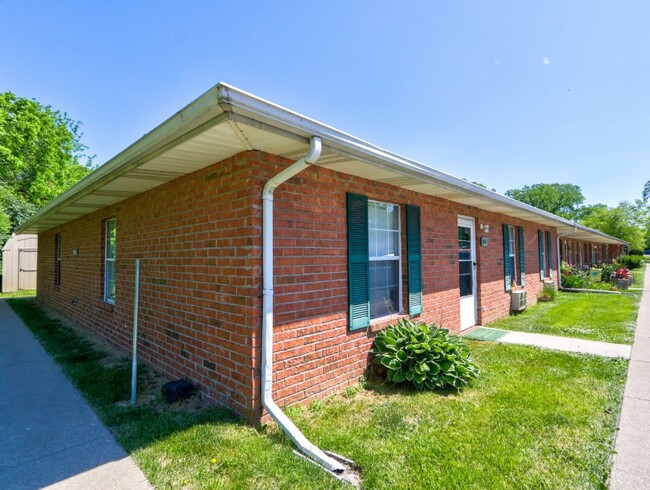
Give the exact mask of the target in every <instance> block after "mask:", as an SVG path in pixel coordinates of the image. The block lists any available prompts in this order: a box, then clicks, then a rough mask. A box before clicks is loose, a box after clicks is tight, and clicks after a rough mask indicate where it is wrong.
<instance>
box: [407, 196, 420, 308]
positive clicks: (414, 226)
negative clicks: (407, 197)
mask: <svg viewBox="0 0 650 490" xmlns="http://www.w3.org/2000/svg"><path fill="white" fill-rule="evenodd" d="M406 253H407V255H408V260H407V269H408V287H409V314H411V315H419V314H420V313H422V241H421V239H420V208H419V207H418V206H410V205H407V206H406Z"/></svg>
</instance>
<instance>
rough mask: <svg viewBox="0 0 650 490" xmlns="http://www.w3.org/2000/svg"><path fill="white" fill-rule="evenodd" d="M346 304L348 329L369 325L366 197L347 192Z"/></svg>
mask: <svg viewBox="0 0 650 490" xmlns="http://www.w3.org/2000/svg"><path fill="white" fill-rule="evenodd" d="M348 303H349V308H350V330H356V329H358V328H365V327H367V326H368V325H370V262H369V259H368V198H367V197H366V196H360V195H358V194H350V193H348Z"/></svg>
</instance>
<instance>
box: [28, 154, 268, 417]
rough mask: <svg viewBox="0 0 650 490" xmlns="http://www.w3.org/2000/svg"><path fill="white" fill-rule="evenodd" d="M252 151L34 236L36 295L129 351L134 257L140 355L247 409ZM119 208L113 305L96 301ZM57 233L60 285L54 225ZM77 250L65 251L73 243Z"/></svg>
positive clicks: (249, 412)
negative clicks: (110, 222)
mask: <svg viewBox="0 0 650 490" xmlns="http://www.w3.org/2000/svg"><path fill="white" fill-rule="evenodd" d="M255 158H256V152H250V153H245V154H241V155H238V156H235V157H233V158H230V159H228V160H225V161H223V162H221V163H219V164H216V165H213V166H211V167H208V168H206V169H203V170H200V171H198V172H195V173H193V174H191V175H188V176H185V177H182V178H179V179H176V180H174V181H173V182H170V183H167V184H164V185H162V186H160V187H157V188H155V189H152V190H150V191H148V192H145V193H143V194H139V195H137V196H135V197H133V198H131V199H128V200H125V201H122V202H121V203H118V204H116V205H113V206H109V207H107V208H105V209H102V210H100V211H97V212H95V213H93V214H90V215H88V216H86V217H83V218H81V219H78V220H75V221H73V222H71V223H68V224H67V225H65V226H62V227H59V228H56V229H52V230H50V231H48V232H47V233H42V234H41V235H40V236H39V239H40V250H39V252H40V253H39V254H38V257H39V264H38V265H39V274H38V298H39V300H40V301H42V302H44V303H46V304H48V305H50V306H52V307H54V308H56V309H57V310H59V311H60V312H61V313H63V314H64V315H66V316H68V317H70V318H72V319H73V320H75V321H77V322H78V323H80V324H82V325H84V326H86V327H88V328H90V329H91V330H93V331H95V332H97V333H99V334H101V335H103V336H104V337H106V338H107V339H108V340H109V341H110V342H112V343H113V344H114V345H116V346H117V347H119V348H120V349H122V350H124V351H125V352H128V351H129V350H130V346H131V341H132V322H133V292H134V289H133V285H134V282H133V281H134V279H133V277H134V263H135V259H136V258H140V259H142V266H141V286H140V323H139V332H140V344H139V354H140V356H141V358H142V359H143V360H144V361H145V362H146V363H148V364H150V365H152V366H155V367H156V368H157V369H159V370H161V371H163V372H164V373H166V374H168V375H169V376H172V377H182V378H186V379H189V380H190V381H192V382H194V383H197V384H198V385H199V386H200V387H201V389H202V391H203V392H204V394H205V396H207V397H208V398H210V399H212V400H214V401H216V402H219V403H222V404H226V405H229V406H231V407H233V408H234V409H235V410H236V411H238V412H239V413H241V414H243V415H245V416H247V417H252V416H253V406H252V403H253V394H252V391H253V389H254V386H253V383H252V380H253V379H254V377H255V376H256V374H255V369H256V366H255V363H254V360H255V355H254V352H253V351H254V348H255V346H254V339H256V335H255V332H256V331H257V330H258V328H259V326H258V323H257V319H256V315H255V313H254V312H255V311H256V309H257V308H258V307H259V299H258V298H259V288H258V287H257V284H256V282H255V281H254V279H253V277H254V276H257V275H259V270H258V269H259V261H256V260H255V257H256V256H257V255H259V250H258V248H255V247H254V244H253V241H254V239H253V237H252V232H253V231H252V230H253V227H254V226H259V223H257V222H256V218H255V217H254V216H253V207H252V194H251V187H250V183H251V174H252V163H251V161H253V160H255ZM111 217H116V218H117V274H116V280H117V291H116V300H115V306H114V307H112V306H111V305H109V304H107V303H105V302H104V301H103V272H102V270H103V239H102V237H103V221H104V220H105V219H107V218H111ZM56 233H60V234H61V244H62V274H61V287H60V288H55V287H54V279H53V270H54V235H55V234H56ZM73 248H77V249H79V255H77V256H73V255H72V249H73Z"/></svg>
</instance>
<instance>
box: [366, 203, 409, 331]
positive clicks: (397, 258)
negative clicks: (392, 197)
mask: <svg viewBox="0 0 650 490" xmlns="http://www.w3.org/2000/svg"><path fill="white" fill-rule="evenodd" d="M375 204H380V205H382V206H393V207H394V208H396V210H397V253H398V255H385V256H382V257H373V255H372V253H371V252H370V247H371V245H372V244H371V243H370V219H368V261H369V262H385V261H389V260H395V261H397V262H398V264H397V270H398V274H397V281H398V283H397V288H398V299H397V301H398V307H399V310H398V311H395V312H393V313H392V314H402V213H401V208H400V207H399V206H398V205H397V204H392V203H389V202H383V201H374V200H371V199H368V216H369V217H370V207H371V206H373V205H375ZM374 229H375V230H379V228H374ZM384 231H391V232H392V231H394V230H384ZM370 290H372V284H371V283H370V281H368V291H370ZM387 316H390V314H388V315H383V316H378V317H374V318H373V317H372V311H371V312H370V321H374V320H378V319H380V318H385V317H387Z"/></svg>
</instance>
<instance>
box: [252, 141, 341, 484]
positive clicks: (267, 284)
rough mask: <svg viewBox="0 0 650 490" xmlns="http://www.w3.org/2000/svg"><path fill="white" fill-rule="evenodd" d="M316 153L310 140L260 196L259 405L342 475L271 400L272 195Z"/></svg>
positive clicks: (336, 464)
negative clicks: (260, 401) (296, 158)
mask: <svg viewBox="0 0 650 490" xmlns="http://www.w3.org/2000/svg"><path fill="white" fill-rule="evenodd" d="M320 153H321V141H320V138H318V137H316V136H314V137H313V138H312V139H311V146H310V148H309V153H307V155H305V156H304V157H303V158H301V159H300V160H298V161H297V162H295V163H293V164H292V165H291V166H289V167H287V168H286V169H285V170H283V171H282V172H280V173H279V174H277V175H275V176H274V177H272V178H271V179H269V181H268V182H267V183H266V185H265V186H264V190H263V192H262V405H263V406H264V408H266V410H267V412H268V413H269V415H271V417H273V420H275V421H276V423H277V424H278V425H279V426H280V427H281V428H282V430H283V431H284V432H285V434H287V435H288V436H289V437H290V438H291V440H292V441H293V442H294V443H295V444H296V446H298V449H300V451H302V452H303V453H304V454H306V455H307V456H309V457H310V458H311V459H312V460H314V461H316V462H318V463H319V464H321V465H322V466H324V467H325V468H327V469H328V470H329V471H332V472H335V473H342V472H343V471H344V470H345V468H344V467H343V465H341V464H340V463H339V462H338V461H336V460H335V459H334V458H331V457H330V456H328V455H327V454H325V453H324V452H323V451H322V450H321V449H319V448H318V447H316V446H314V445H313V444H312V443H311V442H309V440H308V439H307V438H306V437H305V436H304V434H303V433H302V432H300V429H298V427H296V426H295V424H294V423H293V422H292V421H291V420H289V417H287V416H286V415H285V414H284V412H282V410H280V407H278V405H277V404H276V403H275V401H274V400H273V191H275V188H276V187H277V186H279V185H280V184H282V183H283V182H286V181H287V180H289V179H290V178H291V177H293V176H294V175H296V174H297V173H299V172H302V171H303V170H304V169H306V168H307V167H308V166H309V165H310V164H312V163H314V162H315V161H316V160H318V157H319V156H320Z"/></svg>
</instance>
